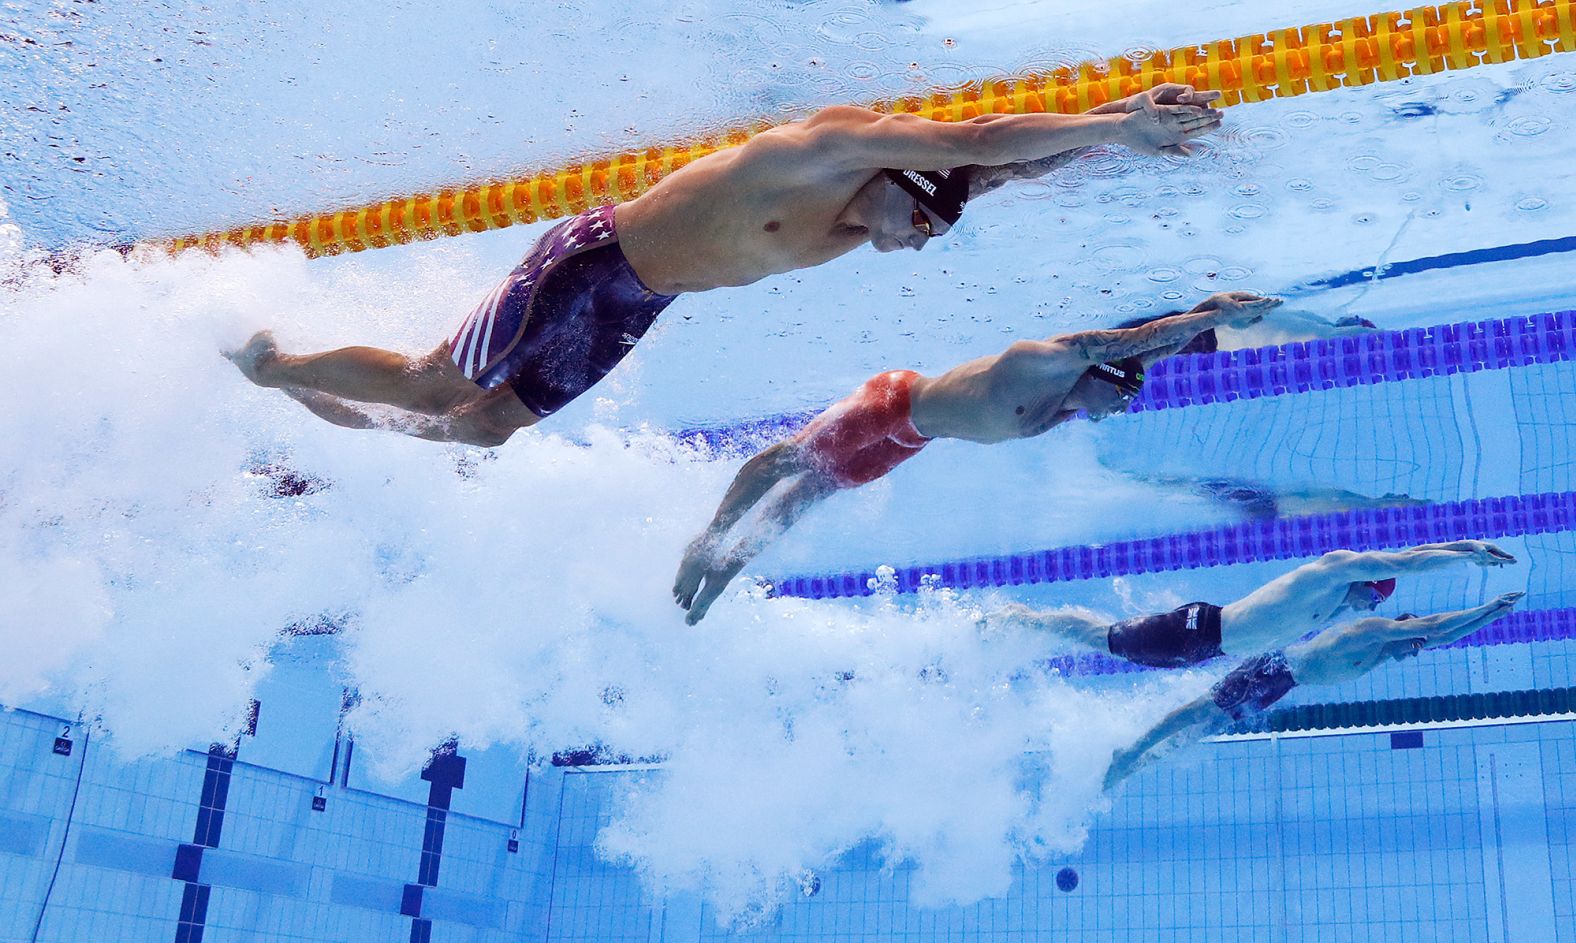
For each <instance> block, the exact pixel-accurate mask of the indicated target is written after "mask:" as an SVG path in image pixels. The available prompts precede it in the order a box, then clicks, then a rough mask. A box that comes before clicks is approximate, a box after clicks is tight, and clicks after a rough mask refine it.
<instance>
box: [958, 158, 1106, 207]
mask: <svg viewBox="0 0 1576 943" xmlns="http://www.w3.org/2000/svg"><path fill="white" fill-rule="evenodd" d="M1091 150H1093V148H1089V147H1075V148H1073V149H1072V150H1070V151H1062V152H1061V153H1060V154H1052V155H1050V156H1049V157H1041V158H1038V159H1037V160H1026V161H1020V162H1018V163H1016V164H997V165H995V166H989V167H987V166H981V165H976V166H974V167H973V168H971V169H972V171H973V175H972V176H971V177H970V178H969V199H971V200H972V199H974V198H975V197H977V196H979V195H981V194H983V193H989V192H990V191H992V190H996V189H1000V187H1001V186H1002V184H1005V183H1007V182H1009V181H1012V180H1033V179H1035V178H1036V177H1043V176H1045V175H1046V174H1048V173H1050V172H1051V171H1053V170H1058V169H1060V168H1062V167H1065V166H1067V165H1068V164H1070V163H1072V162H1073V161H1075V160H1077V159H1078V158H1080V157H1082V156H1083V155H1085V154H1087V153H1089V152H1090V151H1091Z"/></svg>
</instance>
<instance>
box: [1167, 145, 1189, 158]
mask: <svg viewBox="0 0 1576 943" xmlns="http://www.w3.org/2000/svg"><path fill="white" fill-rule="evenodd" d="M1160 153H1161V154H1162V155H1164V156H1166V157H1192V156H1193V148H1191V147H1189V146H1188V145H1186V144H1172V145H1170V146H1169V147H1162V148H1161V149H1160Z"/></svg>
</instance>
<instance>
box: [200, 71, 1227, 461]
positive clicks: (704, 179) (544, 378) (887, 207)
mask: <svg viewBox="0 0 1576 943" xmlns="http://www.w3.org/2000/svg"><path fill="white" fill-rule="evenodd" d="M1219 97H1220V96H1219V93H1218V92H1197V91H1194V90H1193V88H1192V87H1190V86H1186V85H1175V84H1167V85H1160V86H1157V87H1156V88H1153V89H1150V90H1148V91H1145V92H1140V93H1138V94H1136V95H1133V96H1131V97H1129V98H1125V99H1121V100H1119V101H1114V102H1110V103H1108V104H1105V105H1101V106H1099V107H1097V108H1094V109H1091V110H1090V111H1089V112H1087V113H1086V114H1082V115H1058V114H1024V115H996V114H992V115H983V116H981V117H978V118H973V119H971V120H968V121H962V122H956V123H946V122H938V121H931V120H929V119H925V118H921V117H919V116H917V115H910V114H892V115H882V114H877V113H876V112H873V111H869V110H867V109H862V108H852V107H842V106H839V107H834V108H828V109H825V110H823V111H821V112H818V113H816V114H815V115H813V116H811V117H810V118H808V119H806V120H803V121H796V122H792V123H790V124H786V125H783V126H781V127H778V128H774V129H772V130H770V131H766V132H763V133H761V134H759V135H756V136H755V137H754V138H752V139H751V140H750V141H749V142H747V143H745V144H743V145H741V146H739V147H735V148H728V149H725V150H722V151H719V152H717V153H715V154H711V155H708V156H706V157H704V158H702V159H700V160H697V161H695V162H694V163H692V164H689V165H687V166H685V167H683V168H682V169H680V170H678V171H676V172H675V173H673V174H671V175H670V176H668V177H667V178H665V179H664V180H662V181H661V182H659V183H658V184H657V185H656V186H654V187H652V188H651V190H650V191H648V192H647V193H645V194H644V195H642V196H640V197H639V198H637V199H635V200H632V201H630V202H628V203H624V204H622V205H620V206H618V207H616V208H614V207H607V206H600V207H596V208H593V209H590V210H588V211H586V212H585V213H582V214H580V215H579V216H576V217H574V218H572V219H569V220H565V221H563V222H560V223H558V224H557V225H555V226H553V227H552V228H551V229H549V230H548V231H547V232H546V233H544V234H543V235H542V236H541V238H540V239H539V240H538V241H537V243H536V245H535V246H534V247H533V248H532V249H531V250H530V251H529V252H528V253H527V254H526V256H525V258H524V260H523V261H521V263H520V264H519V265H518V266H516V267H515V268H514V270H513V271H511V272H510V273H509V275H508V277H507V278H505V279H504V280H503V281H502V282H501V283H500V284H498V285H496V286H495V287H494V288H493V289H492V290H491V291H489V292H488V293H487V294H486V295H485V296H484V297H483V298H482V299H481V301H480V302H479V303H477V304H475V305H474V307H473V308H472V309H471V311H470V312H469V313H468V314H467V315H466V317H465V318H464V320H463V321H462V322H461V324H460V326H459V328H458V329H457V330H456V331H455V332H454V333H453V334H451V335H450V336H449V337H448V338H447V339H445V341H444V342H443V343H442V344H441V345H440V346H439V347H438V348H437V349H436V350H433V351H432V352H431V353H429V354H427V355H425V356H420V357H407V356H405V355H403V354H399V353H395V352H393V351H387V350H380V349H377V348H373V347H346V348H341V349H339V350H331V351H325V352H323V353H315V354H287V353H284V352H282V351H280V350H279V347H278V345H277V343H276V342H275V341H274V338H273V335H272V334H271V333H270V332H268V331H262V332H259V333H258V334H256V335H254V336H253V337H252V339H251V340H250V341H249V342H248V343H247V344H246V345H245V346H243V347H242V348H241V349H239V350H237V351H233V352H232V353H231V354H230V355H229V356H230V357H231V359H232V360H234V362H235V363H236V365H237V366H238V367H240V369H241V371H242V372H243V373H244V374H245V375H246V376H247V377H248V378H249V379H251V380H252V381H253V382H254V383H257V384H259V385H261V386H266V387H274V388H277V389H279V390H281V391H283V392H285V393H287V394H289V395H290V396H292V397H294V398H295V399H296V400H298V401H300V402H301V403H302V404H303V405H305V406H306V407H307V408H308V409H310V410H312V411H313V412H314V413H316V414H318V415H319V416H321V417H323V418H324V419H327V420H329V421H330V422H334V423H337V424H339V425H342V426H348V427H351V428H359V429H366V428H390V429H394V430H397V431H400V432H404V433H407V434H410V435H415V436H420V437H422V438H426V439H436V440H440V441H454V442H465V443H470V444H472V445H480V446H495V445H499V444H502V443H503V442H504V441H505V440H507V439H508V438H509V436H511V435H512V434H513V433H515V432H516V431H518V430H520V429H523V428H526V427H528V426H532V425H535V424H536V423H537V422H540V421H541V420H542V419H544V418H546V417H547V416H549V415H551V414H552V413H554V412H555V411H557V410H559V409H561V408H562V407H563V406H565V405H566V404H567V403H569V402H570V401H571V400H573V399H574V398H575V397H577V396H579V395H580V394H582V393H584V392H585V391H586V390H588V389H590V388H591V387H592V386H593V385H595V384H596V383H597V382H598V381H600V380H601V379H602V377H603V376H605V375H606V374H607V373H608V372H609V371H611V370H612V369H613V368H614V367H615V366H617V365H618V363H619V361H621V360H622V359H623V358H624V357H625V356H627V355H628V354H629V352H630V351H631V350H632V349H633V348H634V346H635V344H636V343H637V342H638V341H639V340H640V338H641V337H642V336H643V335H644V334H645V333H646V331H647V330H648V329H649V328H650V327H651V325H652V323H653V322H654V321H655V320H656V318H657V316H658V315H659V314H661V313H662V310H663V309H664V308H666V307H667V306H668V305H669V304H671V303H672V302H673V300H674V298H675V297H676V296H678V295H680V294H684V293H687V292H700V291H710V290H712V289H715V288H723V287H728V286H737V285H748V284H750V283H752V282H755V281H759V280H760V279H762V278H765V277H767V276H769V275H775V274H780V273H782V272H790V271H794V270H796V269H803V268H809V267H813V266H816V265H820V264H821V263H823V262H827V261H830V260H831V259H834V258H837V257H838V256H841V255H843V254H845V253H847V252H851V251H852V250H854V249H855V248H858V247H859V246H861V245H865V244H869V245H871V246H873V247H874V248H875V249H876V250H877V251H880V252H892V251H895V250H898V249H905V248H909V249H920V248H923V247H924V245H925V244H926V243H927V242H928V241H929V240H930V239H932V238H934V237H935V236H939V235H941V234H943V233H945V232H946V231H947V230H948V229H949V228H950V227H951V225H952V224H953V223H955V222H956V221H957V219H958V217H959V216H960V215H961V213H962V208H963V204H964V202H966V201H967V200H968V199H969V198H970V197H972V196H974V195H977V194H979V193H981V192H984V191H986V190H990V189H994V188H995V187H997V186H1000V185H1001V184H1003V183H1005V182H1006V181H1008V180H1014V179H1028V178H1033V177H1038V176H1042V175H1044V174H1046V173H1048V172H1050V171H1051V170H1053V169H1055V168H1057V167H1059V166H1062V165H1063V164H1066V163H1067V162H1069V161H1071V160H1073V159H1075V158H1076V157H1077V156H1078V155H1079V154H1080V153H1082V152H1083V151H1085V150H1087V149H1088V148H1089V147H1092V146H1095V145H1102V144H1122V145H1126V146H1127V147H1130V148H1132V149H1134V150H1136V151H1138V152H1140V153H1145V154H1170V155H1186V154H1188V153H1189V152H1190V149H1189V144H1188V142H1190V141H1192V140H1194V139H1195V138H1197V137H1199V136H1200V135H1203V134H1206V133H1208V132H1209V131H1211V130H1213V129H1215V128H1217V127H1219V126H1220V121H1221V112H1220V111H1218V110H1217V109H1215V108H1214V107H1213V103H1214V102H1215V100H1216V99H1218V98H1219ZM892 168H902V169H892ZM363 404H375V405H376V406H379V407H383V409H381V410H373V411H369V410H367V409H365V408H363ZM389 408H392V411H393V413H394V419H393V420H392V421H385V420H381V419H379V418H378V413H379V412H384V413H387V412H389Z"/></svg>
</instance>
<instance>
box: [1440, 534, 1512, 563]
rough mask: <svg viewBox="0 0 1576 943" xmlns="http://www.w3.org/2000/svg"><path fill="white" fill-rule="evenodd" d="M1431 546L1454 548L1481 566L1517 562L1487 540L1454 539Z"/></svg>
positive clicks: (1442, 548) (1443, 548)
mask: <svg viewBox="0 0 1576 943" xmlns="http://www.w3.org/2000/svg"><path fill="white" fill-rule="evenodd" d="M1425 546H1430V545H1425ZM1431 546H1433V547H1436V548H1438V549H1440V550H1453V551H1455V552H1456V553H1461V554H1465V555H1466V556H1467V558H1468V559H1470V560H1471V561H1472V562H1473V563H1476V564H1477V565H1478V566H1481V567H1490V566H1510V565H1511V564H1512V563H1515V562H1516V558H1515V557H1513V556H1511V555H1510V554H1508V553H1506V552H1505V551H1503V550H1501V549H1500V548H1498V547H1496V546H1494V545H1493V544H1491V543H1489V542H1488V541H1486V540H1452V541H1451V542H1449V543H1446V544H1433V545H1431Z"/></svg>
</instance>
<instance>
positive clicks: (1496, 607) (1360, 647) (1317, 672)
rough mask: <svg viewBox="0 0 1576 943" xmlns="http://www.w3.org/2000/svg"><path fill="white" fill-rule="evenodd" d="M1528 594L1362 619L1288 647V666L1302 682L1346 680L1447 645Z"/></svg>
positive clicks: (1325, 683)
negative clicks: (1399, 616)
mask: <svg viewBox="0 0 1576 943" xmlns="http://www.w3.org/2000/svg"><path fill="white" fill-rule="evenodd" d="M1524 595H1526V594H1525V593H1505V594H1504V595H1502V596H1498V597H1495V598H1494V599H1491V600H1489V601H1488V602H1486V603H1484V604H1483V605H1481V606H1474V607H1472V608H1471V609H1462V610H1459V611H1456V612H1441V613H1437V614H1435V615H1429V616H1414V617H1411V618H1406V619H1383V618H1367V619H1359V620H1357V621H1356V622H1350V623H1347V624H1345V625H1341V626H1336V627H1335V628H1331V629H1326V630H1325V631H1323V632H1320V633H1319V634H1318V635H1315V636H1314V637H1313V638H1311V639H1308V640H1307V641H1303V642H1296V643H1294V644H1292V645H1288V646H1286V653H1285V657H1286V664H1287V665H1288V666H1289V667H1290V669H1291V673H1292V677H1294V678H1296V679H1297V683H1298V684H1299V685H1328V684H1340V683H1343V682H1346V681H1353V680H1356V679H1357V678H1361V677H1362V676H1363V675H1366V674H1367V673H1368V672H1370V671H1372V670H1373V669H1374V668H1376V667H1378V666H1379V665H1382V664H1384V663H1385V662H1387V661H1400V660H1401V659H1403V658H1407V657H1410V656H1412V655H1416V654H1417V653H1418V652H1419V651H1422V650H1423V649H1425V648H1441V647H1443V646H1446V645H1449V644H1451V643H1452V642H1455V641H1457V640H1458V639H1462V638H1465V637H1466V636H1468V635H1471V634H1472V633H1473V632H1476V631H1477V630H1479V629H1481V628H1483V627H1484V626H1485V625H1488V624H1489V623H1490V622H1493V621H1495V620H1497V619H1501V618H1504V617H1505V616H1506V615H1508V614H1509V613H1510V611H1511V610H1512V609H1514V608H1515V606H1516V603H1518V602H1519V601H1521V598H1522V597H1523V596H1524Z"/></svg>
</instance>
